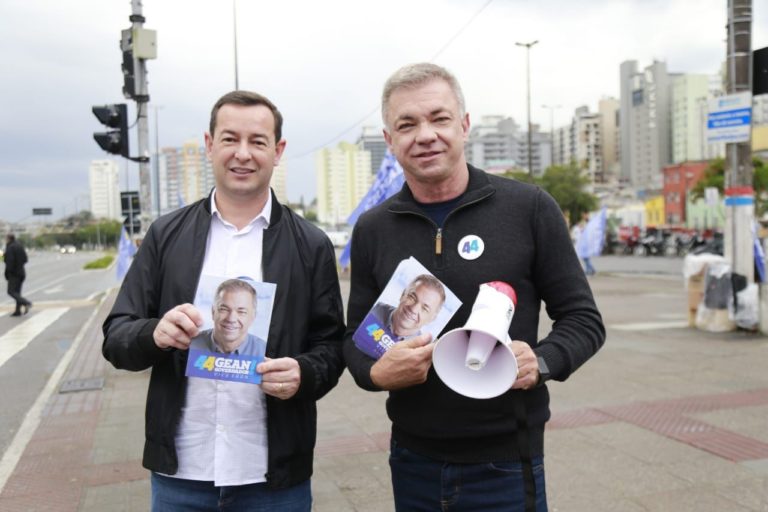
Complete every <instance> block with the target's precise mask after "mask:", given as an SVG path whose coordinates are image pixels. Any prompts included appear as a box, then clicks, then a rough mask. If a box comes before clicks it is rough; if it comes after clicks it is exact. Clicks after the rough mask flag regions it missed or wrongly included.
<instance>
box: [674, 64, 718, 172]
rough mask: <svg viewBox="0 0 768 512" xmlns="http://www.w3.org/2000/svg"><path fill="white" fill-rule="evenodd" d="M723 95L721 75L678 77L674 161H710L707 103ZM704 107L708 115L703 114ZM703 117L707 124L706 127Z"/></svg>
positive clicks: (676, 84)
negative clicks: (707, 136)
mask: <svg viewBox="0 0 768 512" xmlns="http://www.w3.org/2000/svg"><path fill="white" fill-rule="evenodd" d="M719 94H722V92H721V87H720V77H719V76H717V75H694V74H684V75H682V74H681V75H677V76H675V77H673V79H672V161H673V162H675V163H681V162H687V161H696V160H704V159H706V158H709V153H710V151H708V148H707V147H706V112H707V110H706V108H707V106H706V105H707V99H708V98H711V97H713V96H714V95H719ZM702 107H704V111H703V112H702ZM702 113H704V118H703V120H704V122H703V123H702Z"/></svg>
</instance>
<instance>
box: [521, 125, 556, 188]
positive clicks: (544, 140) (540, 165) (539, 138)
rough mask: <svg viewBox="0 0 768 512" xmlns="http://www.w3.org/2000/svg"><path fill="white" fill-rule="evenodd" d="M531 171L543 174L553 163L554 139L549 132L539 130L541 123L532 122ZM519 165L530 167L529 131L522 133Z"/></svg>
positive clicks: (538, 174) (535, 173)
mask: <svg viewBox="0 0 768 512" xmlns="http://www.w3.org/2000/svg"><path fill="white" fill-rule="evenodd" d="M531 130H532V131H531V154H530V159H531V173H532V174H533V175H534V176H537V177H538V176H543V175H544V171H546V170H547V167H549V166H551V165H552V162H551V159H552V140H551V138H550V134H549V133H544V132H541V131H539V125H537V124H531ZM517 147H518V152H517V162H518V166H520V167H523V168H525V169H527V168H528V156H529V155H528V132H523V133H521V134H520V139H519V141H518V145H517Z"/></svg>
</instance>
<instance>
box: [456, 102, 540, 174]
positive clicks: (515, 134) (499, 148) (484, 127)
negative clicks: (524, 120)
mask: <svg viewBox="0 0 768 512" xmlns="http://www.w3.org/2000/svg"><path fill="white" fill-rule="evenodd" d="M519 137H520V131H519V128H518V126H517V123H515V120H514V119H512V118H511V117H504V116H499V115H495V116H483V117H481V118H480V123H478V124H476V125H474V126H472V128H471V129H470V131H469V137H468V138H467V143H466V144H465V153H466V157H467V162H469V163H470V164H472V165H474V166H475V167H479V168H481V169H485V170H488V171H493V170H494V169H503V170H506V169H512V168H516V167H519V166H522V165H523V164H522V163H520V162H518V154H519V152H520V148H519ZM526 162H527V160H526ZM525 165H527V164H525Z"/></svg>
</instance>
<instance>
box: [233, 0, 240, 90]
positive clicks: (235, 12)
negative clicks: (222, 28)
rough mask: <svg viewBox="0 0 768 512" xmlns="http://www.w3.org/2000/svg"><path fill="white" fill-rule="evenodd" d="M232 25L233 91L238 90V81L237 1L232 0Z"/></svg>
mask: <svg viewBox="0 0 768 512" xmlns="http://www.w3.org/2000/svg"><path fill="white" fill-rule="evenodd" d="M232 25H233V33H234V43H235V90H236V91H239V90H240V80H239V78H238V71H237V0H232Z"/></svg>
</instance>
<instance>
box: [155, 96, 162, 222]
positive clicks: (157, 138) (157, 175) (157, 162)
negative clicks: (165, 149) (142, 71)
mask: <svg viewBox="0 0 768 512" xmlns="http://www.w3.org/2000/svg"><path fill="white" fill-rule="evenodd" d="M162 108H163V106H162V105H152V109H153V110H154V111H155V165H154V167H155V172H154V176H153V179H152V197H153V200H152V202H153V203H154V204H153V206H154V214H155V218H158V217H159V216H160V129H159V127H158V125H159V117H158V115H157V111H158V110H160V109H162Z"/></svg>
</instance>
